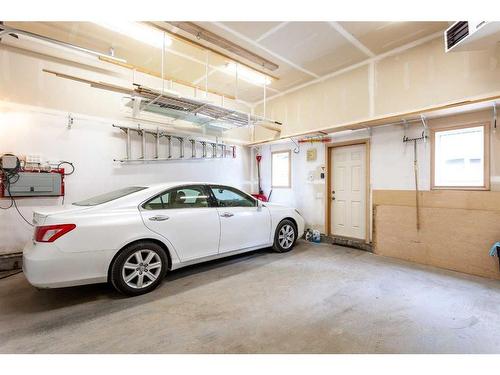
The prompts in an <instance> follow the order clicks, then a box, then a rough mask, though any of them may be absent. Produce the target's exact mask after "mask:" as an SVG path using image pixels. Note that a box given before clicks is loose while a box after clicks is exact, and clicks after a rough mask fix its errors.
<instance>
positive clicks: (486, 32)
mask: <svg viewBox="0 0 500 375" xmlns="http://www.w3.org/2000/svg"><path fill="white" fill-rule="evenodd" d="M444 41H445V51H446V52H450V51H474V50H485V49H488V48H492V47H494V46H495V44H496V43H498V42H500V22H489V21H475V22H473V21H458V22H455V23H454V24H453V25H451V26H450V27H449V28H448V29H446V30H445V32H444Z"/></svg>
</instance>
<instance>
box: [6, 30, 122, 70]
mask: <svg viewBox="0 0 500 375" xmlns="http://www.w3.org/2000/svg"><path fill="white" fill-rule="evenodd" d="M1 27H3V28H4V29H3V30H2V31H0V36H2V35H4V34H19V35H24V36H27V37H29V38H33V39H38V40H42V41H44V42H47V43H51V44H56V45H58V46H61V47H65V48H68V49H72V50H74V51H77V52H81V53H86V54H88V55H92V56H96V57H103V58H106V59H109V60H113V61H117V62H121V63H126V62H127V60H124V59H120V58H118V57H114V56H110V55H106V54H104V53H101V52H97V51H93V50H91V49H87V48H83V47H78V46H75V45H74V44H70V43H66V42H61V41H60V40H57V39H52V38H49V37H46V36H43V35H39V34H35V33H32V32H29V31H24V30H19V29H12V28H10V27H6V26H5V25H3V26H1Z"/></svg>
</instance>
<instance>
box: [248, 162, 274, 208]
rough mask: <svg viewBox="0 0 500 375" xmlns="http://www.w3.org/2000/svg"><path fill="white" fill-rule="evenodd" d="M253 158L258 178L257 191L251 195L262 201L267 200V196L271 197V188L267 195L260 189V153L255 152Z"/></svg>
mask: <svg viewBox="0 0 500 375" xmlns="http://www.w3.org/2000/svg"><path fill="white" fill-rule="evenodd" d="M255 160H257V178H258V180H259V192H258V193H256V194H252V196H253V197H254V198H257V199H258V200H260V201H262V202H269V198H271V193H272V192H273V191H272V190H271V192H270V193H269V196H268V197H267V196H266V195H265V194H264V190H262V187H261V185H260V161H261V160H262V155H260V154H257V155H256V156H255Z"/></svg>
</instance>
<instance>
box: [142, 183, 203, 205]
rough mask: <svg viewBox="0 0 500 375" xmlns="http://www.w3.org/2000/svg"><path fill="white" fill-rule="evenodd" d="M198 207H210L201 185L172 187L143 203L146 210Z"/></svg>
mask: <svg viewBox="0 0 500 375" xmlns="http://www.w3.org/2000/svg"><path fill="white" fill-rule="evenodd" d="M196 207H208V197H207V195H206V194H205V191H204V189H203V187H201V186H189V187H183V188H177V189H172V190H169V191H167V192H166V193H163V194H162V195H160V196H158V197H155V198H153V199H151V200H150V201H149V202H147V203H145V204H144V205H143V208H144V209H146V210H161V209H169V208H196Z"/></svg>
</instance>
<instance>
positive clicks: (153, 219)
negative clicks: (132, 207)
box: [149, 215, 170, 221]
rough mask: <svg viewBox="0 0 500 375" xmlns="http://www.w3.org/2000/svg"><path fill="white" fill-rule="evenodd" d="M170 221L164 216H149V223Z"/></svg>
mask: <svg viewBox="0 0 500 375" xmlns="http://www.w3.org/2000/svg"><path fill="white" fill-rule="evenodd" d="M168 219H170V218H169V217H168V216H165V215H156V216H151V217H150V218H149V220H151V221H165V220H168Z"/></svg>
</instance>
